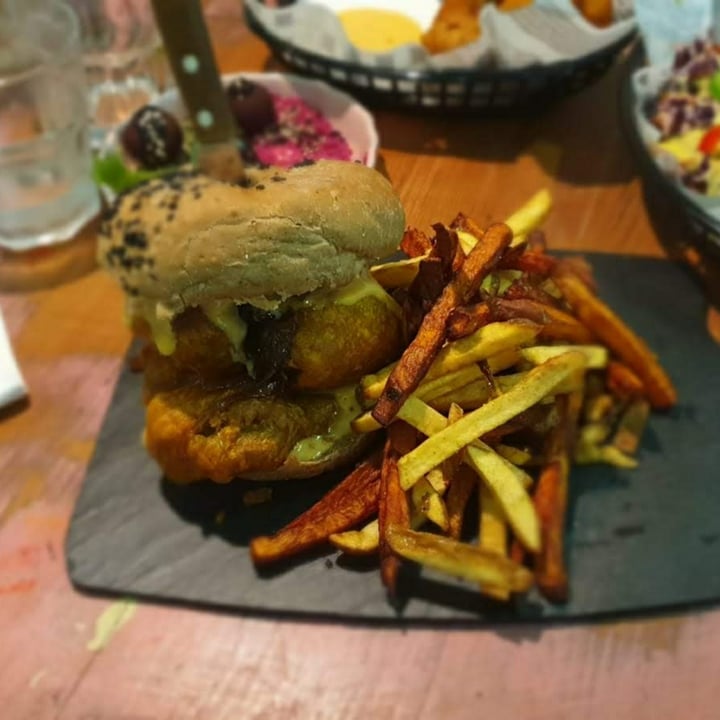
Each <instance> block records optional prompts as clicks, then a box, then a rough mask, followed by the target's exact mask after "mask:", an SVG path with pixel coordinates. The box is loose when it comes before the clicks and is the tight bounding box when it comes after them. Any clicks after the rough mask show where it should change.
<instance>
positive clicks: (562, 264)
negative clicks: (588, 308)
mask: <svg viewBox="0 0 720 720" xmlns="http://www.w3.org/2000/svg"><path fill="white" fill-rule="evenodd" d="M555 272H560V273H564V272H569V273H571V274H572V275H575V276H576V277H577V278H578V279H579V280H581V281H582V282H583V283H584V285H585V286H586V287H587V288H588V290H591V291H592V292H593V293H597V283H596V282H595V275H594V274H593V269H592V266H591V265H590V263H589V262H588V261H587V259H586V258H584V257H583V256H582V255H573V256H572V257H562V258H558V261H557V265H556V266H555Z"/></svg>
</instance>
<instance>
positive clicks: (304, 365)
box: [290, 296, 402, 390]
mask: <svg viewBox="0 0 720 720" xmlns="http://www.w3.org/2000/svg"><path fill="white" fill-rule="evenodd" d="M297 321H298V325H297V331H296V333H295V341H294V342H293V345H292V352H291V355H290V367H293V368H295V369H296V370H298V372H299V375H298V379H297V383H298V387H300V388H306V389H310V390H323V389H327V388H335V387H340V386H342V385H347V384H349V383H353V382H356V381H357V380H358V379H359V378H360V376H361V375H366V374H367V373H371V372H375V371H376V370H379V369H380V368H381V367H383V366H384V365H387V364H388V363H389V362H391V361H392V360H395V359H396V358H397V356H398V355H399V354H400V351H401V349H402V325H401V320H400V318H399V317H398V316H397V315H396V314H395V313H393V311H392V310H391V308H390V307H388V305H387V304H386V303H384V302H382V301H381V300H378V299H377V298H375V297H372V296H370V297H365V298H363V299H362V300H360V301H359V302H356V303H354V304H353V305H339V304H337V303H332V304H329V305H326V306H323V307H319V308H313V309H312V310H309V311H302V310H301V311H300V312H298V313H297Z"/></svg>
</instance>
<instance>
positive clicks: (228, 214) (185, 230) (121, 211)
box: [98, 161, 405, 312]
mask: <svg viewBox="0 0 720 720" xmlns="http://www.w3.org/2000/svg"><path fill="white" fill-rule="evenodd" d="M404 225H405V217H404V213H403V209H402V206H401V205H400V201H399V200H398V198H397V196H396V195H395V194H394V192H393V190H392V187H391V186H390V183H389V182H388V181H387V180H386V179H385V178H384V177H383V176H382V175H380V173H378V172H377V171H375V170H372V169H371V168H368V167H366V166H364V165H359V164H356V163H348V162H333V161H321V162H318V163H316V164H313V165H307V166H303V167H297V168H294V169H291V170H283V169H278V168H271V169H266V170H252V169H249V170H248V171H247V177H246V179H245V181H243V183H242V184H238V185H231V184H228V183H223V182H219V181H216V180H213V179H211V178H209V177H206V176H203V175H199V174H196V173H184V174H183V173H181V174H177V175H174V176H171V177H169V178H166V179H162V180H155V181H152V182H150V183H148V184H146V185H142V186H140V187H138V188H136V189H135V190H133V191H131V192H129V193H127V194H126V195H124V196H122V197H121V198H120V199H119V200H118V202H117V203H116V205H115V208H114V210H113V212H112V214H111V216H110V217H109V218H108V219H107V222H106V224H105V226H104V228H103V232H102V233H101V236H100V241H99V247H98V257H99V262H100V264H101V265H103V266H104V267H105V268H106V269H107V270H109V271H110V272H111V273H112V274H114V275H115V276H116V277H117V278H118V280H119V282H120V284H121V285H122V287H123V289H124V290H125V291H126V292H127V293H128V295H130V296H131V297H133V298H137V299H138V300H145V299H147V300H152V301H155V302H158V303H161V304H162V305H164V306H165V307H166V308H168V309H169V310H171V311H173V312H179V311H180V310H182V309H183V308H184V307H187V306H191V305H199V304H201V303H203V302H206V301H208V300H227V299H231V300H233V301H234V302H236V303H238V304H243V303H249V304H252V305H256V306H258V307H261V308H266V309H271V308H274V307H276V306H277V305H278V304H279V303H280V302H282V301H283V300H285V299H286V298H288V297H291V296H294V295H300V294H303V293H306V292H311V291H313V290H317V289H319V288H332V287H339V286H341V285H345V284H347V283H349V282H350V281H351V280H353V279H354V278H355V277H357V276H358V274H359V273H361V272H362V271H363V270H364V269H365V268H366V267H367V265H368V264H369V263H370V262H371V261H373V260H376V259H378V258H380V257H383V256H386V255H388V254H390V253H391V252H393V251H394V250H396V249H397V247H398V244H399V242H400V240H401V238H402V233H403V230H404Z"/></svg>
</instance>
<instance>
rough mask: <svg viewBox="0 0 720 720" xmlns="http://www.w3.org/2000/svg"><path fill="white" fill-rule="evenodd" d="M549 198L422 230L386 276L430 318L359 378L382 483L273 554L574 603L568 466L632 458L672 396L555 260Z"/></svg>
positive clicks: (392, 585) (411, 308)
mask: <svg viewBox="0 0 720 720" xmlns="http://www.w3.org/2000/svg"><path fill="white" fill-rule="evenodd" d="M550 205H551V198H550V196H549V194H548V193H547V192H541V193H538V194H536V195H535V196H534V197H533V198H532V199H531V200H530V201H529V202H528V203H527V204H526V205H525V206H524V207H522V208H521V209H520V210H519V211H518V212H516V213H514V214H513V215H512V216H511V217H510V218H508V220H507V222H506V223H496V224H493V225H490V226H489V227H488V228H486V229H483V228H481V227H480V226H479V225H478V224H477V223H476V222H475V221H473V220H472V218H470V217H468V216H466V215H463V214H459V215H457V216H456V218H455V220H454V221H453V222H452V223H451V225H450V226H447V227H446V226H443V225H435V226H434V227H433V230H434V234H433V235H431V236H428V235H425V233H423V232H421V231H419V230H413V229H409V230H407V231H406V233H405V236H404V239H403V247H404V248H405V250H406V252H407V253H408V254H409V255H411V256H412V257H411V259H410V260H407V261H394V262H392V263H386V264H385V265H378V266H375V267H374V268H373V275H374V277H375V278H376V279H377V280H378V281H379V282H380V283H381V284H382V283H383V282H384V283H386V284H385V285H384V287H385V289H386V291H387V292H388V293H389V294H391V295H393V297H395V298H396V300H398V304H399V305H400V306H401V307H403V311H404V313H405V315H406V320H407V324H408V327H412V323H414V322H415V321H416V319H417V317H418V316H419V317H420V322H419V323H417V324H416V325H415V326H414V331H413V330H411V331H409V337H408V342H407V346H406V349H405V351H404V352H402V354H401V356H400V357H399V358H398V359H397V361H396V362H394V363H391V364H390V365H388V366H386V367H385V368H384V369H382V370H380V371H379V372H376V373H374V374H370V375H366V376H365V377H364V378H363V379H362V380H361V382H360V383H359V385H358V388H357V397H358V400H359V402H360V404H361V405H362V407H363V408H364V409H365V410H364V412H363V413H361V414H360V415H359V416H358V417H356V418H355V420H354V421H353V422H352V429H353V430H354V431H355V432H356V433H359V434H368V435H371V434H373V433H378V432H379V433H384V435H385V447H384V452H383V454H382V459H381V460H380V461H378V462H379V463H380V466H379V469H377V470H376V471H375V475H374V476H373V477H374V478H375V480H374V481H373V484H371V485H369V486H368V487H367V488H366V489H365V491H364V492H365V493H366V495H365V496H361V497H365V498H366V501H364V502H363V501H361V497H360V498H356V499H355V500H354V501H353V502H350V499H349V496H348V493H347V492H346V491H345V490H341V489H342V488H344V487H345V488H346V487H347V486H346V485H345V483H341V485H339V486H338V488H337V489H336V490H334V491H331V493H330V494H329V495H328V496H327V497H328V498H331V496H333V493H335V496H334V498H333V499H331V501H330V502H327V501H326V500H321V501H320V503H318V505H317V506H315V508H311V510H309V511H308V513H306V514H305V515H304V516H302V517H301V518H299V519H298V521H296V522H295V523H291V525H289V526H288V527H287V528H286V529H285V530H282V531H280V533H279V534H278V535H277V536H275V538H274V539H271V540H268V539H263V540H262V541H261V542H260V544H259V545H258V544H254V545H253V548H254V549H253V552H254V553H255V552H256V551H257V550H258V548H260V549H261V550H262V549H263V547H265V552H264V555H261V556H260V557H261V558H262V559H263V561H267V562H269V561H271V560H272V559H273V558H274V557H278V558H284V557H287V556H289V555H290V554H293V553H299V552H301V551H302V550H303V549H305V548H306V547H308V544H309V543H310V544H317V543H320V542H325V541H328V542H330V543H331V544H332V545H333V546H334V547H335V548H337V549H339V550H341V551H342V552H344V553H346V554H347V555H348V556H353V555H371V554H376V555H377V556H378V558H379V561H380V573H381V577H382V582H383V583H384V584H385V586H386V588H387V590H388V593H389V594H390V595H394V594H397V593H399V592H400V587H401V586H400V585H399V577H400V570H401V563H403V562H415V563H419V564H421V565H424V566H426V567H427V568H428V569H430V570H431V571H433V572H439V573H444V574H447V575H451V576H454V577H459V578H462V579H464V580H466V581H468V582H471V583H475V584H478V585H479V591H480V592H481V593H482V594H483V595H485V596H486V597H487V598H489V599H490V600H491V601H493V602H498V603H504V602H508V601H511V600H512V598H513V597H514V596H515V595H516V594H517V593H523V592H527V591H528V590H529V589H531V588H532V587H534V588H536V589H537V591H538V592H539V593H541V594H542V595H543V596H544V597H545V598H546V599H547V600H549V601H550V602H555V603H562V602H566V601H567V599H568V598H569V596H570V592H571V587H572V568H571V567H568V566H567V560H566V547H565V529H566V524H567V512H568V498H569V494H570V489H571V484H570V483H571V482H572V466H573V464H574V463H588V462H602V463H608V464H611V465H615V466H619V467H626V468H631V467H633V466H635V465H636V464H637V459H636V457H635V455H636V454H637V452H638V449H639V447H640V443H641V438H642V434H643V431H644V429H645V426H646V424H647V422H648V419H649V416H650V410H651V407H652V408H655V409H666V408H668V407H671V406H672V405H673V404H674V402H675V400H676V393H675V390H674V388H673V386H672V382H671V380H670V378H669V377H668V376H667V374H666V373H665V371H664V370H663V368H662V366H661V365H660V362H659V361H658V359H657V358H656V357H655V356H654V355H653V354H652V352H651V351H650V350H649V348H648V347H647V346H646V344H645V343H644V342H643V341H642V340H640V338H639V337H638V336H637V335H636V334H635V333H634V332H633V331H632V330H631V329H630V328H629V327H627V325H625V323H624V322H623V321H622V320H621V319H620V318H619V317H618V316H617V315H616V314H615V313H614V312H613V311H612V310H611V309H610V308H609V307H608V306H607V305H605V304H604V303H603V302H602V300H600V298H599V297H598V295H597V294H596V288H595V283H594V279H593V277H592V271H591V268H590V267H589V265H588V264H587V263H586V262H585V261H582V260H578V259H564V258H563V259H557V258H555V257H553V256H550V255H548V254H547V253H546V243H545V240H544V237H540V236H539V235H538V225H539V224H540V223H541V222H542V221H543V220H544V218H545V217H546V216H547V213H548V211H549V209H550ZM399 298H402V302H401V301H400V299H399ZM352 478H353V474H352V473H351V475H350V476H349V480H348V481H345V482H346V483H347V482H351V483H352V482H354V481H352V480H351V479H352ZM338 493H339V497H340V500H338ZM473 498H475V502H476V503H477V505H478V513H477V515H473V514H472V513H470V512H468V508H470V507H473V505H474V503H473V502H472V501H473ZM333 506H337V508H338V509H337V510H336V511H333V510H332V508H333ZM371 506H372V507H371ZM318 507H319V508H320V510H318ZM348 508H349V509H348ZM360 510H362V512H361V511H360ZM333 512H337V514H338V518H337V520H336V521H335V522H331V521H330V519H329V517H328V516H330V515H332V514H333ZM470 517H476V518H477V519H476V520H475V522H473V523H472V526H470V525H469V524H468V523H469V518H470ZM352 518H356V522H354V523H352V522H350V521H351V519H352ZM363 523H364V524H363ZM268 542H271V543H275V545H274V546H273V545H270V546H268V545H267V543H268ZM268 548H269V549H268Z"/></svg>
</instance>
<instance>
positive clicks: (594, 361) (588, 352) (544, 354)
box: [520, 345, 608, 369]
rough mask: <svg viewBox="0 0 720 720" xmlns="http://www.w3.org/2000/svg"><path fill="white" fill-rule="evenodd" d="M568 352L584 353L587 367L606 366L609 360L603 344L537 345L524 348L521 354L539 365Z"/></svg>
mask: <svg viewBox="0 0 720 720" xmlns="http://www.w3.org/2000/svg"><path fill="white" fill-rule="evenodd" d="M566 352H579V353H582V354H583V355H584V356H585V367H586V368H589V369H598V368H604V367H605V366H606V365H607V362H608V351H607V348H605V347H603V346H602V345H535V346H534V347H530V348H524V349H523V350H521V351H520V355H522V357H523V358H524V359H525V360H527V361H528V362H531V363H533V364H535V365H539V364H542V363H544V362H547V361H548V360H550V359H551V358H554V357H558V356H560V355H563V354H564V353H566Z"/></svg>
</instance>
